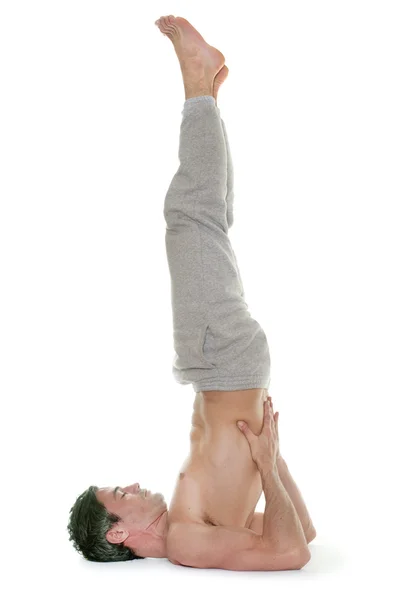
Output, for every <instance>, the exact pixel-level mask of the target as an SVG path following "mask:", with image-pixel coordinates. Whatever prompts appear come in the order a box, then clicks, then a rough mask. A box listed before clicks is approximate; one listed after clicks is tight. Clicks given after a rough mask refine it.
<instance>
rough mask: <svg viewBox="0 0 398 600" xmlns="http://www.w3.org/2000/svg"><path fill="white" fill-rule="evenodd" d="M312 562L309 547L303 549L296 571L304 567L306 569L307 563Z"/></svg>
mask: <svg viewBox="0 0 398 600" xmlns="http://www.w3.org/2000/svg"><path fill="white" fill-rule="evenodd" d="M310 560H311V552H310V549H309V548H308V546H307V547H306V548H303V550H301V552H300V554H299V557H298V561H297V567H296V569H297V570H299V569H302V568H303V567H305V565H306V564H307V563H309V562H310Z"/></svg>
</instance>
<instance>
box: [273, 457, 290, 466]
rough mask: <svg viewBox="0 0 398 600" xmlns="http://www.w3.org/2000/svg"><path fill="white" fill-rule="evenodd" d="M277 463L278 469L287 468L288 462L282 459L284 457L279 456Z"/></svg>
mask: <svg viewBox="0 0 398 600" xmlns="http://www.w3.org/2000/svg"><path fill="white" fill-rule="evenodd" d="M275 462H276V465H277V467H278V469H279V467H287V464H286V461H285V460H284V459H283V458H282V456H278V457H277V458H276V461H275Z"/></svg>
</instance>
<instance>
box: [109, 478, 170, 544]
mask: <svg viewBox="0 0 398 600" xmlns="http://www.w3.org/2000/svg"><path fill="white" fill-rule="evenodd" d="M97 498H98V500H99V501H100V502H101V503H102V504H103V505H104V506H105V508H106V510H107V511H108V512H110V513H113V514H115V515H117V516H118V517H120V518H121V521H120V522H119V523H118V524H117V527H116V529H118V530H124V531H125V533H126V537H127V535H128V534H131V533H139V532H140V531H144V530H145V529H147V528H148V527H149V526H150V525H151V524H152V523H153V522H154V521H155V520H156V519H157V518H158V517H159V516H160V515H161V514H163V513H164V511H165V510H167V504H166V502H165V499H164V496H163V494H160V493H156V494H152V492H150V491H149V490H146V489H143V490H142V489H141V488H140V484H139V483H134V484H133V485H129V486H127V487H123V488H122V487H119V486H117V487H116V488H113V487H106V488H99V490H98V491H97ZM113 535H114V534H112V536H113ZM120 536H121V537H123V534H120ZM107 537H108V535H107ZM124 539H125V538H124ZM109 541H116V543H119V541H120V540H119V538H118V539H116V540H113V538H112V539H109Z"/></svg>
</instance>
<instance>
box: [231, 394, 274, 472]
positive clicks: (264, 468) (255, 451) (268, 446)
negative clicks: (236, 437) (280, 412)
mask: <svg viewBox="0 0 398 600" xmlns="http://www.w3.org/2000/svg"><path fill="white" fill-rule="evenodd" d="M263 408H264V416H263V428H262V430H261V432H260V434H259V435H255V434H254V433H253V432H252V431H251V429H250V428H249V426H248V425H247V423H245V421H238V422H237V425H238V427H239V429H240V430H241V431H242V433H243V434H244V436H245V437H246V439H247V441H248V443H249V446H250V452H251V455H252V459H253V461H254V462H255V463H256V465H257V468H258V470H259V471H261V472H263V473H264V472H268V471H271V470H272V469H274V468H275V466H276V457H277V454H278V438H277V432H276V428H275V421H274V415H273V411H272V409H271V406H270V403H269V402H268V400H266V401H265V402H264V405H263ZM240 423H242V425H240Z"/></svg>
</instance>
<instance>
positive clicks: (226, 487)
mask: <svg viewBox="0 0 398 600" xmlns="http://www.w3.org/2000/svg"><path fill="white" fill-rule="evenodd" d="M267 395H268V390H266V389H264V388H261V389H258V388H257V389H251V390H243V391H242V390H238V391H228V392H218V391H217V392H215V391H211V392H199V393H197V394H196V397H195V401H194V405H193V415H192V429H191V434H190V439H191V449H190V454H189V456H188V457H187V458H186V460H185V461H184V463H183V465H182V467H181V469H180V473H179V475H178V477H177V482H176V486H175V490H174V494H173V498H172V500H171V503H170V507H169V513H168V522H169V525H171V524H174V523H188V522H189V523H192V522H199V523H207V524H209V525H224V526H238V527H249V526H250V522H251V520H252V518H253V515H254V511H255V508H256V505H257V502H258V500H259V498H260V496H261V493H262V484H261V477H260V474H259V472H258V470H257V467H256V465H255V464H254V462H253V460H252V457H251V453H250V448H249V445H248V443H247V440H246V438H245V436H244V435H243V434H242V433H241V432H240V431H239V429H238V427H237V425H236V421H238V420H239V419H242V420H245V421H246V422H247V424H248V425H249V427H250V428H251V430H252V431H253V433H255V434H256V435H258V434H259V433H260V431H261V428H262V424H263V401H264V400H265V399H266V397H267Z"/></svg>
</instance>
